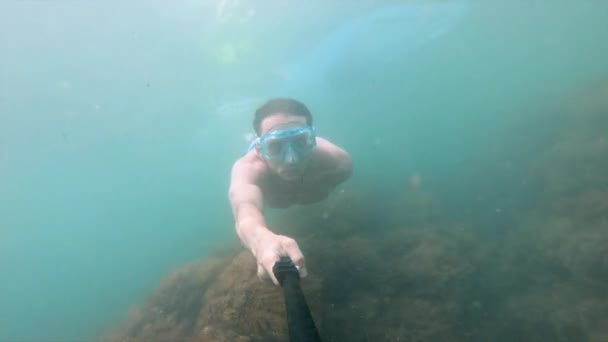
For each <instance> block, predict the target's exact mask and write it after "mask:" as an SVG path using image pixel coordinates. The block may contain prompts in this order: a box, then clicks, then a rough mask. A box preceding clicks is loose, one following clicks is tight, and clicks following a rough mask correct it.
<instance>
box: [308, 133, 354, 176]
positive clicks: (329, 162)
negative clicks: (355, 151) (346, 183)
mask: <svg viewBox="0 0 608 342" xmlns="http://www.w3.org/2000/svg"><path fill="white" fill-rule="evenodd" d="M315 155H316V159H317V163H315V164H317V169H318V172H319V173H320V174H324V175H331V176H337V178H338V179H341V180H344V179H346V178H348V177H349V176H350V174H351V171H352V161H351V157H350V155H349V154H348V152H346V151H345V150H344V149H343V148H341V147H339V146H338V145H336V144H334V143H332V142H331V141H329V140H327V139H324V138H321V137H317V149H316V150H315Z"/></svg>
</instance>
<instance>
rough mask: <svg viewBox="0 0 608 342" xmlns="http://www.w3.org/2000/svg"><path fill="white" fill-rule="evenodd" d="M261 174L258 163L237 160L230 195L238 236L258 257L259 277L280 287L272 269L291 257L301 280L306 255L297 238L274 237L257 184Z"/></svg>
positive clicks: (303, 275)
mask: <svg viewBox="0 0 608 342" xmlns="http://www.w3.org/2000/svg"><path fill="white" fill-rule="evenodd" d="M261 172H262V170H260V169H259V168H258V167H256V165H255V162H249V161H247V160H246V159H240V160H238V161H237V162H236V163H235V164H234V166H233V167H232V175H231V181H230V190H229V193H228V195H229V198H230V204H231V206H232V213H233V215H234V220H235V228H236V232H237V235H238V236H239V239H240V240H241V242H242V243H243V245H245V247H247V248H248V249H249V250H250V251H251V253H252V254H253V256H254V257H255V258H256V260H257V264H258V277H259V278H260V279H263V278H265V277H268V278H270V279H271V280H272V281H273V282H274V283H275V284H276V285H278V284H279V282H278V281H277V279H276V277H275V276H274V274H273V272H272V268H273V266H274V264H275V263H276V262H277V261H278V260H279V259H280V257H281V256H289V257H290V258H291V260H292V261H293V263H294V264H295V265H296V267H297V268H298V270H299V271H300V275H301V276H302V277H305V276H306V265H305V263H304V255H302V252H301V251H300V248H299V247H298V244H297V243H296V241H295V240H294V239H292V238H290V237H287V236H282V235H277V234H274V233H273V232H271V231H270V230H269V229H268V228H267V226H266V221H265V219H264V214H263V207H264V204H263V194H262V191H261V189H260V187H259V186H258V185H257V183H256V182H257V181H258V179H259V177H260V174H261Z"/></svg>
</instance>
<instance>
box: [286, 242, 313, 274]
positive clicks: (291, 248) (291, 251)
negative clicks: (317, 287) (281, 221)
mask: <svg viewBox="0 0 608 342" xmlns="http://www.w3.org/2000/svg"><path fill="white" fill-rule="evenodd" d="M291 241H293V243H287V244H286V246H285V252H287V256H289V258H290V259H291V261H293V263H294V265H296V268H297V269H298V271H299V272H300V277H302V278H304V277H306V275H307V274H308V272H307V271H306V262H305V260H304V255H303V254H302V251H300V248H299V247H298V245H297V244H296V242H295V241H294V240H291Z"/></svg>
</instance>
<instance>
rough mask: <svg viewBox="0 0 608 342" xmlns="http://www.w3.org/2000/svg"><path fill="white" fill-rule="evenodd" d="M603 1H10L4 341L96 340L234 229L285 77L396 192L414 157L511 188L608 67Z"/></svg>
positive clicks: (1, 265)
mask: <svg viewBox="0 0 608 342" xmlns="http://www.w3.org/2000/svg"><path fill="white" fill-rule="evenodd" d="M607 15H608V3H606V2H605V1H600V0H597V1H566V0H561V1H509V2H506V1H498V0H492V1H489V0H484V1H371V0H361V1H357V2H355V4H353V2H347V1H331V2H327V1H307V2H296V1H265V2H263V3H262V4H260V3H259V2H255V1H244V0H241V1H236V0H233V1H230V0H225V1H202V0H200V1H199V0H187V1H175V2H166V1H130V2H121V1H105V2H101V1H99V2H92V1H73V0H31V1H30V0H22V1H10V0H6V1H3V2H1V3H0V49H1V52H0V340H40V339H45V340H48V339H54V340H62V339H72V340H73V339H91V338H93V337H94V336H98V335H99V334H100V333H102V332H103V331H104V330H105V329H107V328H108V327H110V326H112V325H113V324H115V323H116V322H117V321H119V320H120V319H122V317H123V315H124V313H125V312H126V310H127V309H128V308H129V307H130V306H131V305H133V304H134V303H136V302H138V301H139V300H141V299H142V298H143V297H144V296H146V295H147V294H148V293H149V292H150V291H151V290H152V289H153V288H154V287H155V285H156V284H157V283H158V281H159V280H160V279H161V277H162V276H163V275H165V274H166V273H167V271H168V270H170V269H171V268H173V267H176V266H179V265H182V264H184V263H186V262H188V261H191V260H194V259H199V258H202V257H204V256H205V255H206V254H207V253H208V251H209V249H210V248H213V246H215V245H217V244H222V243H227V242H230V241H232V240H234V239H235V234H234V233H233V228H232V217H231V213H230V208H229V205H228V202H227V186H228V183H229V170H230V167H231V164H232V162H233V161H234V160H235V159H236V158H238V157H239V156H240V155H241V154H242V153H243V152H244V150H245V148H246V138H245V137H244V135H245V134H246V133H248V132H250V131H251V120H252V112H253V110H254V109H255V107H256V106H258V105H259V104H260V103H261V102H263V101H264V100H265V99H267V98H270V97H273V96H293V97H296V98H298V99H300V100H302V101H304V102H305V103H307V104H308V105H309V107H310V109H311V110H312V112H313V116H314V119H315V126H316V127H317V130H318V132H319V134H320V135H321V136H324V137H327V138H329V139H330V140H332V141H334V142H336V143H337V144H339V145H341V146H343V147H344V148H346V149H347V150H348V151H349V152H350V153H351V155H352V158H353V161H354V165H355V166H354V167H355V173H354V176H353V178H352V179H351V180H350V181H349V182H350V183H351V186H353V187H358V188H360V189H372V190H373V193H370V195H371V196H375V197H377V198H378V200H379V201H390V200H391V199H392V198H395V197H397V196H399V194H400V192H402V191H404V189H405V188H406V184H407V180H408V179H409V178H410V177H411V176H412V175H419V176H420V177H421V179H422V182H423V183H422V184H424V186H425V188H426V190H427V191H429V192H432V193H434V194H436V196H439V197H441V198H442V199H443V206H442V210H445V211H446V213H447V212H449V213H450V214H455V215H457V216H458V215H469V214H470V213H471V212H473V213H475V215H478V217H479V220H480V221H483V220H484V219H485V217H486V216H488V215H491V213H495V212H496V210H497V209H500V210H503V209H504V208H506V209H508V208H512V207H513V206H514V205H513V203H510V202H509V201H508V198H510V196H509V192H510V191H511V190H513V188H514V187H515V186H514V184H520V181H521V179H523V178H524V174H525V171H524V169H523V167H522V166H523V165H524V163H527V162H528V161H529V159H530V156H531V155H533V154H534V153H535V151H536V150H535V149H538V148H540V146H542V141H543V139H545V137H547V136H550V135H551V134H552V132H554V131H556V130H563V129H564V127H562V126H560V125H562V124H563V122H562V121H561V120H559V117H558V116H557V115H555V116H554V114H555V113H557V112H559V108H560V103H561V101H562V99H563V98H564V96H566V95H565V94H570V93H573V92H576V91H578V90H579V89H582V88H589V87H591V88H592V85H593V84H596V83H598V82H599V84H605V83H606V82H607V80H608V45H607V44H606V42H607V41H608V20H606V18H607ZM607 115H608V114H607ZM553 118H555V120H552V119H553ZM568 124H572V122H569V123H568ZM600 131H601V129H600ZM603 131H604V132H605V131H608V127H605V129H604V130H603ZM598 190H605V189H598ZM518 205H523V204H521V203H520V204H518ZM379 207H381V206H380V205H379ZM492 229H496V230H500V229H501V227H493V228H492ZM505 229H508V228H505ZM310 271H312V272H314V270H310Z"/></svg>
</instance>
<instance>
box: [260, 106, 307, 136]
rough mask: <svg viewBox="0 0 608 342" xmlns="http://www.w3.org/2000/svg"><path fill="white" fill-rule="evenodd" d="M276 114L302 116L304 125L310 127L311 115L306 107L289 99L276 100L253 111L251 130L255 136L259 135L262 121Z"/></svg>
mask: <svg viewBox="0 0 608 342" xmlns="http://www.w3.org/2000/svg"><path fill="white" fill-rule="evenodd" d="M277 113H284V114H288V115H294V116H303V117H305V118H306V124H307V125H309V126H311V125H312V115H311V114H310V111H309V110H308V108H306V105H304V104H303V103H302V102H300V101H297V100H294V99H291V98H287V97H284V98H276V99H272V100H269V101H268V102H266V103H264V104H263V105H262V106H261V107H260V108H258V110H256V111H255V115H254V117H253V129H254V130H255V133H256V134H257V135H260V126H261V124H262V120H264V119H265V118H267V117H269V116H272V115H274V114H277Z"/></svg>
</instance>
